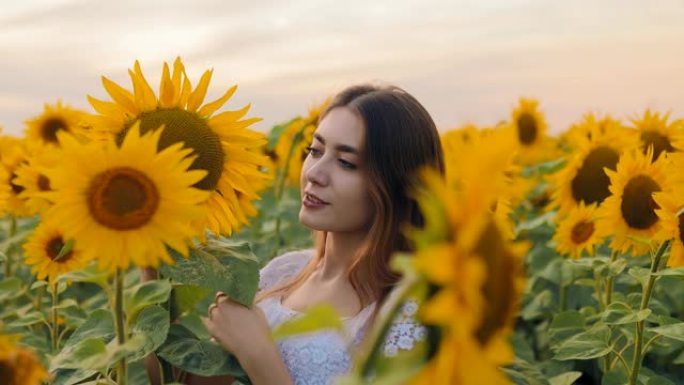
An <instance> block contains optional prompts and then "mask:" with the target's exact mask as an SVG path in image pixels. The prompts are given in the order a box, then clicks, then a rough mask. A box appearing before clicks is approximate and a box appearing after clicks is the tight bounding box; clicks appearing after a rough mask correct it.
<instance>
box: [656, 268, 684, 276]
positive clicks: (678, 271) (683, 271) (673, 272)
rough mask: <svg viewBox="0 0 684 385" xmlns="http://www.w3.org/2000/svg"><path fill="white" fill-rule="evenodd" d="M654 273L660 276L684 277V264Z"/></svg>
mask: <svg viewBox="0 0 684 385" xmlns="http://www.w3.org/2000/svg"><path fill="white" fill-rule="evenodd" d="M653 275H657V276H659V277H673V278H679V279H684V266H680V267H677V268H669V269H663V270H661V271H659V272H657V273H653Z"/></svg>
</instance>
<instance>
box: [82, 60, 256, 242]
mask: <svg viewBox="0 0 684 385" xmlns="http://www.w3.org/2000/svg"><path fill="white" fill-rule="evenodd" d="M212 73H213V70H208V71H206V72H204V74H203V75H202V77H201V78H200V80H199V83H198V84H197V87H195V88H194V89H193V87H192V85H191V82H190V80H189V79H188V77H187V75H186V73H185V67H184V65H183V63H182V61H181V60H180V58H178V59H176V61H175V62H174V64H173V70H170V67H169V65H168V64H166V63H164V66H163V71H162V79H161V84H160V88H159V89H160V91H159V95H158V96H157V95H156V94H155V93H154V91H153V90H152V87H150V85H149V83H148V82H147V80H146V79H145V77H144V75H143V72H142V69H141V67H140V64H139V63H138V62H137V61H136V62H135V65H134V67H133V69H132V70H129V74H130V77H131V81H132V83H133V91H132V92H131V91H129V90H126V89H125V88H123V87H121V86H119V85H117V84H116V83H114V82H112V81H111V80H109V79H107V78H104V77H103V79H102V82H103V85H104V87H105V89H106V91H107V92H108V93H109V96H110V97H111V98H112V102H107V101H102V100H98V99H95V98H93V97H89V101H90V103H91V105H92V106H93V108H94V109H95V110H96V111H97V113H98V114H96V115H91V116H90V117H89V118H88V125H89V126H91V127H95V128H97V129H99V130H104V132H105V133H108V134H110V135H112V136H113V140H114V141H115V142H116V143H117V144H119V145H121V144H122V142H123V141H124V138H125V136H126V134H127V132H128V131H129V130H130V129H131V127H132V126H133V125H134V124H135V123H136V122H139V127H140V130H141V132H142V133H143V134H145V133H147V132H149V131H152V130H157V129H158V128H159V127H161V126H163V127H165V128H164V130H163V132H162V133H161V138H160V139H159V142H158V147H159V150H160V151H161V150H163V149H166V148H168V147H172V146H175V145H177V144H181V145H182V146H184V147H185V148H186V149H190V150H191V152H192V154H193V155H195V159H194V161H193V162H192V164H191V166H190V169H191V170H202V171H204V172H205V176H204V178H202V179H201V180H200V181H197V182H196V183H195V185H194V186H195V187H197V188H200V189H203V190H206V191H209V192H211V196H210V199H209V200H208V201H207V215H206V216H205V217H204V219H202V220H198V221H197V222H196V223H195V226H196V227H197V229H198V232H202V233H203V232H204V228H205V227H210V228H211V230H213V231H214V232H215V233H224V234H230V233H231V232H232V231H233V230H236V229H238V228H239V227H240V226H241V225H243V224H245V223H247V217H248V216H249V215H253V214H251V213H254V212H255V209H254V207H253V201H254V200H256V199H258V192H259V190H260V189H262V188H264V187H265V186H266V185H267V183H266V182H267V181H268V179H269V177H268V175H267V174H266V173H265V172H263V171H262V169H263V168H264V167H268V157H267V156H265V155H264V154H263V146H264V145H265V144H266V137H265V136H264V135H263V134H261V133H258V132H255V131H252V130H250V129H248V127H249V126H250V125H251V124H253V123H255V122H258V121H259V120H260V119H259V118H249V119H242V118H243V117H244V116H245V115H246V114H247V112H248V111H249V107H250V106H249V105H247V106H245V107H244V108H241V109H238V110H235V111H225V112H221V113H218V114H215V112H216V111H218V110H219V109H220V108H221V107H222V106H223V105H224V104H225V103H226V102H227V101H228V100H229V99H230V98H231V97H232V95H233V94H234V93H235V90H236V89H237V86H233V87H231V88H230V89H229V90H228V91H226V92H225V93H224V94H223V96H221V97H220V98H218V99H217V100H215V101H212V102H209V103H206V104H203V103H204V98H205V96H206V93H207V89H208V87H209V83H210V81H211V76H212Z"/></svg>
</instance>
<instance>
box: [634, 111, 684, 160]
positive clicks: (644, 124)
mask: <svg viewBox="0 0 684 385" xmlns="http://www.w3.org/2000/svg"><path fill="white" fill-rule="evenodd" d="M669 117H670V114H669V113H665V114H661V113H659V112H652V111H651V110H648V109H647V110H646V111H645V112H644V114H643V115H642V116H641V117H638V118H634V119H631V121H632V124H633V125H634V128H636V130H637V131H638V133H639V139H640V141H641V149H642V151H643V152H644V153H646V152H647V151H648V149H649V148H652V152H653V156H654V157H656V158H657V157H659V156H660V155H661V154H662V153H670V152H675V151H682V150H684V147H683V146H684V131H683V130H682V128H683V127H682V124H681V122H680V121H675V122H672V123H668V120H669Z"/></svg>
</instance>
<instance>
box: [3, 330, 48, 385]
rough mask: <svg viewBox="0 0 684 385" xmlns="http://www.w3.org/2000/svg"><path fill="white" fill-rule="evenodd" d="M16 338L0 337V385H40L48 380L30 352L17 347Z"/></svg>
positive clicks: (46, 373)
mask: <svg viewBox="0 0 684 385" xmlns="http://www.w3.org/2000/svg"><path fill="white" fill-rule="evenodd" d="M17 340H18V338H17V337H14V336H7V335H0V384H2V385H40V384H41V383H43V381H47V380H48V379H49V377H50V376H49V374H48V372H47V371H46V370H45V369H44V368H43V367H42V366H41V364H40V361H38V358H37V357H36V356H35V354H33V353H32V352H31V351H29V350H26V349H23V348H21V347H19V346H17Z"/></svg>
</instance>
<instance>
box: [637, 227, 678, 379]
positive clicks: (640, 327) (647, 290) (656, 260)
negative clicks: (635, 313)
mask: <svg viewBox="0 0 684 385" xmlns="http://www.w3.org/2000/svg"><path fill="white" fill-rule="evenodd" d="M669 246H670V240H667V241H664V242H663V243H661V244H660V247H659V248H658V251H657V252H656V254H655V256H654V257H653V258H652V259H651V274H650V275H649V277H648V282H647V283H646V286H645V287H644V290H643V294H642V296H641V306H640V307H639V311H643V310H645V309H647V308H648V302H649V301H650V299H651V292H652V290H653V285H654V284H655V280H656V278H657V276H656V275H655V273H656V272H657V271H658V269H659V268H660V260H661V259H662V257H663V254H665V251H666V250H667V248H668V247H669ZM645 323H646V320H642V321H637V325H636V331H635V336H634V359H633V360H632V371H631V373H630V376H629V385H636V383H637V378H638V377H639V369H641V360H642V358H643V357H642V344H643V337H644V324H645Z"/></svg>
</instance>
